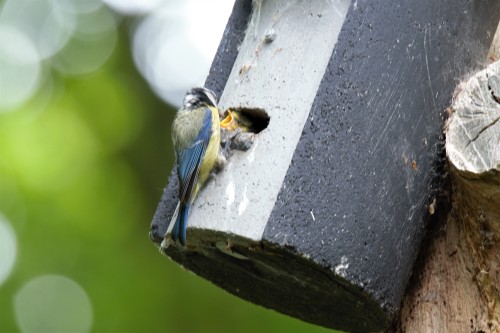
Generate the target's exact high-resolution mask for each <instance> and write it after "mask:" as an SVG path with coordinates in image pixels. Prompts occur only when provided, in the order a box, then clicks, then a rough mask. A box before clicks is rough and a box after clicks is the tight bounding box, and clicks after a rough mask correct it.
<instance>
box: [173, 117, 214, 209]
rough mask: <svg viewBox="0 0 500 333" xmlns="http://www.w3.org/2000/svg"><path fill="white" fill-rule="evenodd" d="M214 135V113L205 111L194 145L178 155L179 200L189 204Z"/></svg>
mask: <svg viewBox="0 0 500 333" xmlns="http://www.w3.org/2000/svg"><path fill="white" fill-rule="evenodd" d="M211 133H212V112H211V111H210V109H208V108H207V109H206V110H205V116H204V119H203V125H202V127H201V130H200V132H199V133H198V136H197V137H196V138H195V140H194V143H193V145H191V146H190V147H189V148H186V149H183V150H182V151H180V152H178V153H177V175H178V177H179V200H180V201H181V202H185V203H189V202H190V199H191V193H192V191H193V189H194V186H196V180H197V178H198V173H199V171H200V166H201V161H202V160H203V156H205V151H206V150H207V146H208V143H209V142H210V136H211Z"/></svg>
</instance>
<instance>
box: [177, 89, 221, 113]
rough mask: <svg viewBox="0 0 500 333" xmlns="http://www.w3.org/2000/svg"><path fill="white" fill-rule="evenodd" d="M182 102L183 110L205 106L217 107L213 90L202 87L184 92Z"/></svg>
mask: <svg viewBox="0 0 500 333" xmlns="http://www.w3.org/2000/svg"><path fill="white" fill-rule="evenodd" d="M183 104H184V105H183V107H182V108H183V109H185V110H194V109H197V108H200V107H207V106H208V107H210V106H212V107H217V98H216V97H215V94H214V92H213V91H211V90H209V89H207V88H204V87H198V88H193V89H191V91H188V92H187V93H186V96H185V97H184V102H183Z"/></svg>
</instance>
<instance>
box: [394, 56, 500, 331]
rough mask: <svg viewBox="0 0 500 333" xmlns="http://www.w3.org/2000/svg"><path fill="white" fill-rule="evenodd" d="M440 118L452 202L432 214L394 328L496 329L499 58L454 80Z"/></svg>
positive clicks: (499, 318)
mask: <svg viewBox="0 0 500 333" xmlns="http://www.w3.org/2000/svg"><path fill="white" fill-rule="evenodd" d="M450 112H451V115H450V118H449V120H448V122H447V124H446V128H445V133H446V155H447V157H448V170H449V180H450V183H451V198H450V199H451V209H449V210H448V211H446V212H444V213H443V211H445V210H446V208H443V207H435V205H431V206H430V207H429V210H430V213H431V214H433V213H434V211H435V210H436V212H439V210H440V209H441V212H439V213H440V214H437V213H436V214H435V216H437V218H436V219H435V221H433V223H434V225H431V231H430V233H429V236H428V240H427V242H426V246H424V248H423V250H422V253H421V254H420V258H419V261H418V262H417V265H416V269H415V272H414V276H413V278H412V281H411V282H410V287H409V290H408V291H407V294H406V296H405V298H404V301H403V306H402V310H401V320H400V323H399V325H398V329H396V331H399V332H457V333H460V332H500V304H499V303H500V297H499V291H500V61H497V62H496V63H493V64H491V65H490V66H488V68H486V69H485V70H483V71H481V72H479V73H477V74H476V75H474V76H473V77H472V78H471V79H470V80H468V81H467V82H465V83H462V84H460V85H459V87H458V88H457V92H456V94H455V98H454V101H453V103H452V106H451V108H450Z"/></svg>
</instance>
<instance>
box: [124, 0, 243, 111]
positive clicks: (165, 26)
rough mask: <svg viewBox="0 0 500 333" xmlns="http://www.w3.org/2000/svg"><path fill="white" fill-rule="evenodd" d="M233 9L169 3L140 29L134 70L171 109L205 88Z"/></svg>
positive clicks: (197, 0)
mask: <svg viewBox="0 0 500 333" xmlns="http://www.w3.org/2000/svg"><path fill="white" fill-rule="evenodd" d="M232 6H233V2H232V1H227V0H217V1H202V0H186V1H182V2H181V1H177V2H167V3H165V4H164V5H163V6H162V7H161V9H159V10H157V11H155V12H154V13H152V14H151V15H149V16H147V17H146V18H145V19H144V20H142V21H141V22H140V23H139V24H138V26H137V29H136V31H135V33H134V43H133V47H134V49H133V52H134V59H135V62H136V65H137V67H138V68H139V70H140V71H141V73H142V75H144V77H145V78H146V79H147V80H148V82H149V83H150V84H151V86H152V88H153V89H154V91H155V92H156V93H157V94H158V95H160V96H161V97H162V98H163V99H165V100H166V101H167V102H169V103H170V104H173V105H176V106H179V105H180V103H181V102H182V98H183V96H184V94H185V93H186V91H187V90H188V89H189V88H190V87H193V86H200V85H203V82H204V81H205V78H206V77H207V75H208V72H209V70H210V65H211V63H212V59H213V57H214V55H215V53H216V51H217V47H218V45H219V41H220V39H221V38H222V34H223V32H224V28H225V26H226V23H227V20H228V18H229V15H230V13H231V9H232Z"/></svg>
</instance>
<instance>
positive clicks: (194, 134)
mask: <svg viewBox="0 0 500 333" xmlns="http://www.w3.org/2000/svg"><path fill="white" fill-rule="evenodd" d="M172 141H173V143H174V149H175V157H176V167H177V176H178V177H179V209H178V211H177V213H178V214H177V217H176V220H175V224H174V226H173V228H172V233H171V237H172V239H173V240H174V241H177V239H178V240H179V242H180V243H181V244H182V245H185V244H186V227H187V220H188V214H189V207H190V205H191V204H192V203H193V201H194V199H195V198H196V195H197V194H198V191H199V190H200V188H201V187H202V185H203V184H204V183H205V182H206V181H207V179H208V177H209V176H210V172H211V171H212V169H213V168H214V166H215V164H216V163H217V160H218V155H219V147H220V121H219V110H218V109H217V102H216V97H215V94H214V93H213V92H212V91H210V90H208V89H206V88H193V89H191V91H189V92H188V93H187V94H186V96H185V97H184V102H183V106H182V107H181V108H180V109H179V111H177V114H176V116H175V119H174V122H173V124H172Z"/></svg>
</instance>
